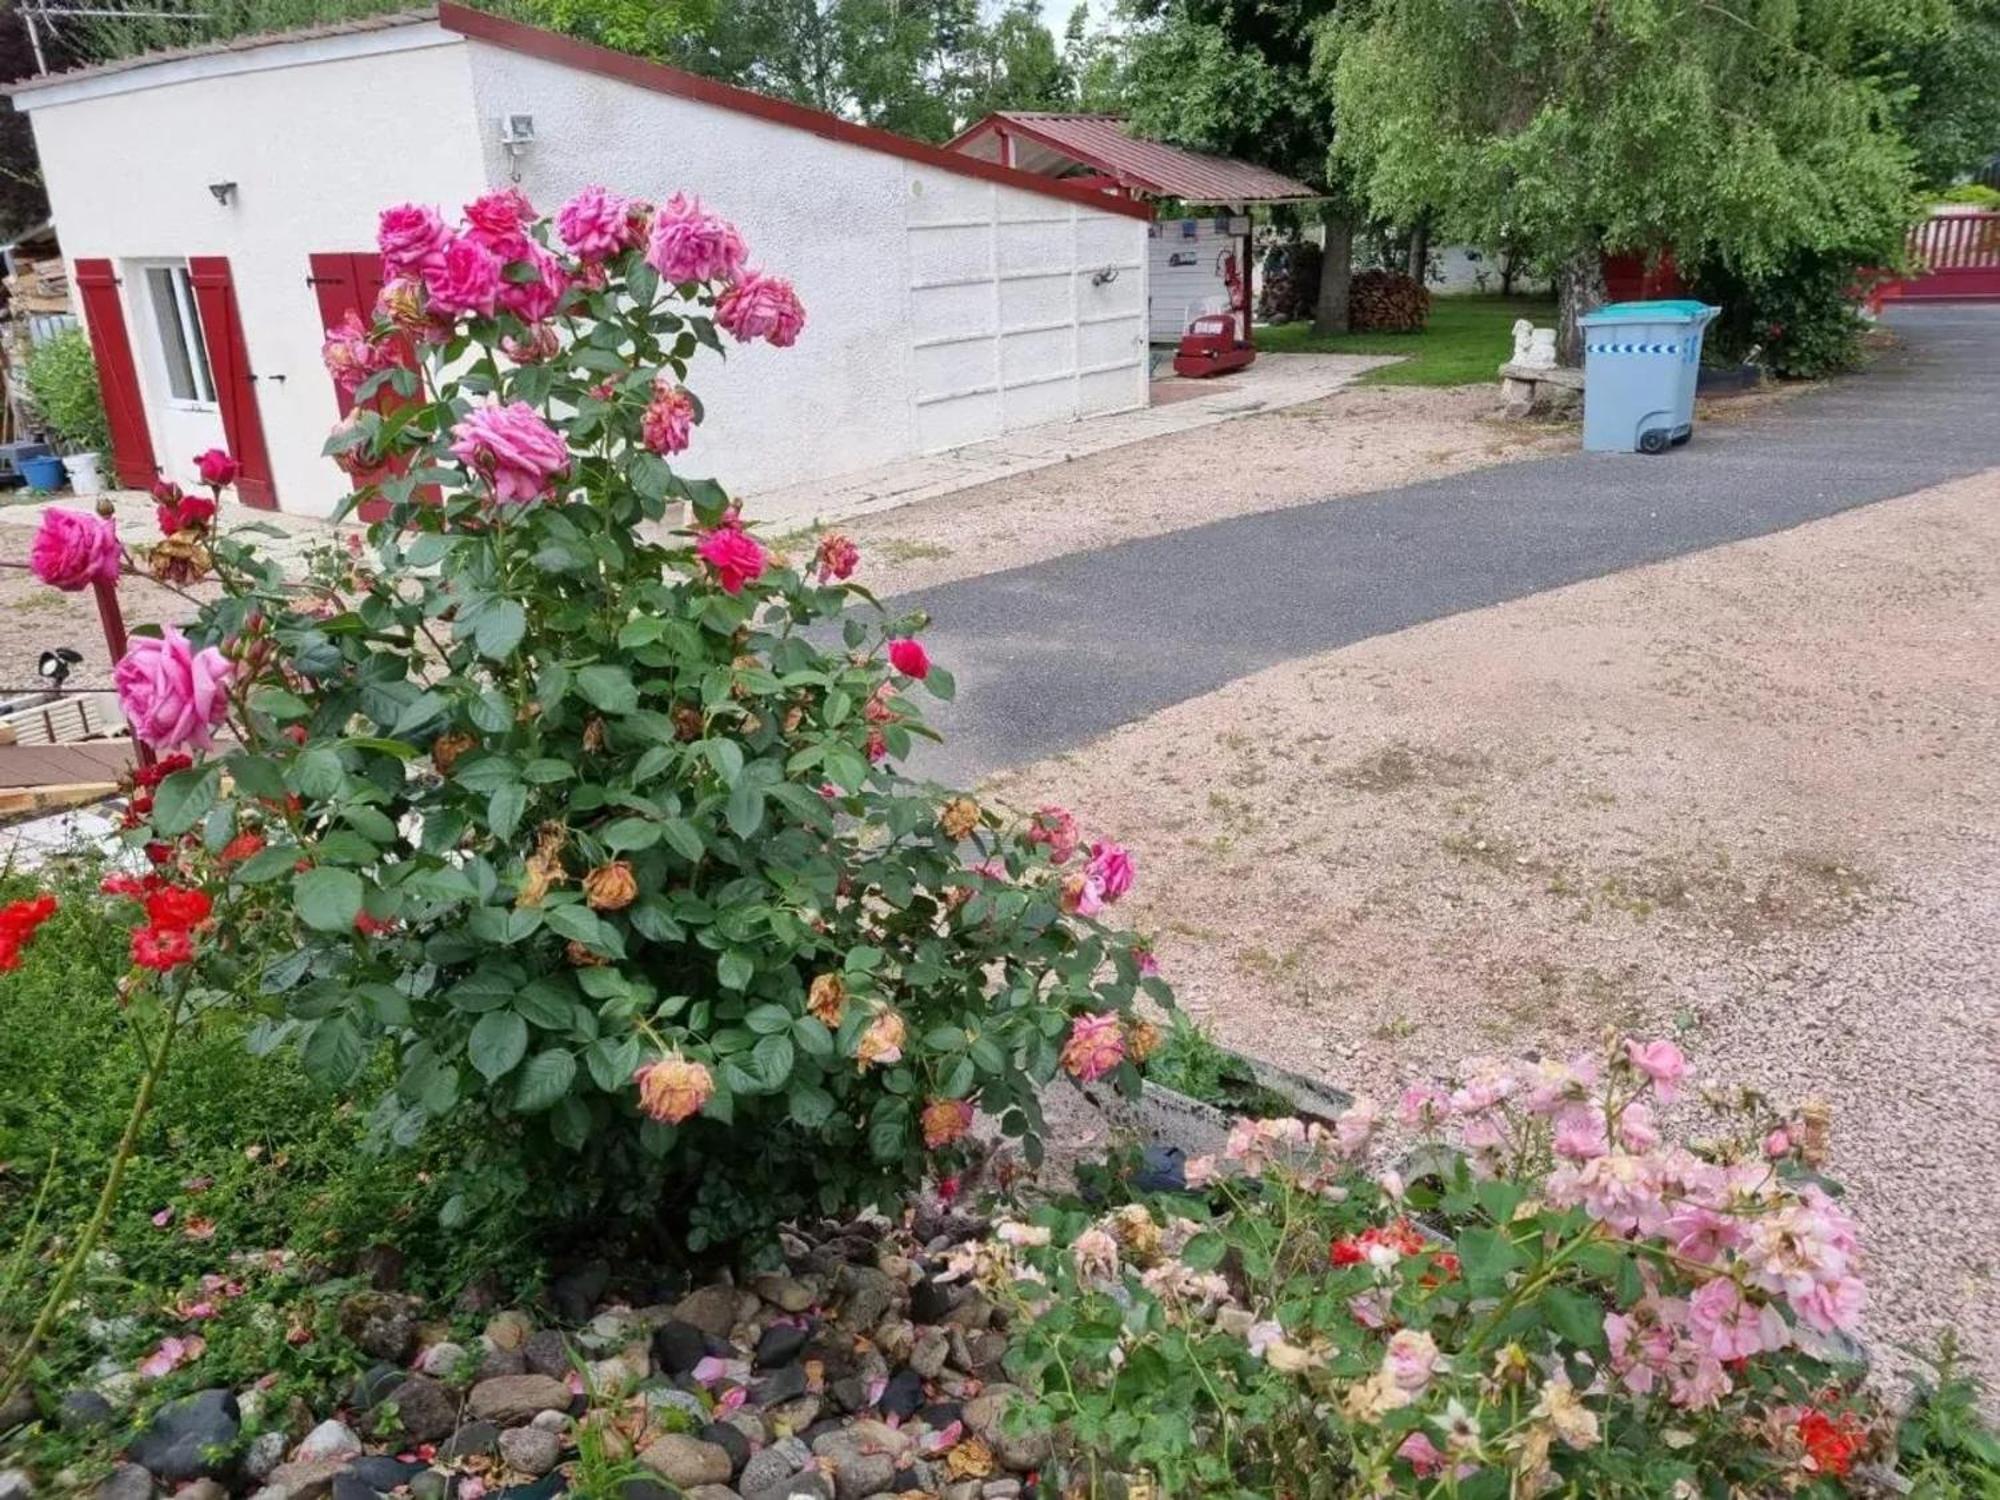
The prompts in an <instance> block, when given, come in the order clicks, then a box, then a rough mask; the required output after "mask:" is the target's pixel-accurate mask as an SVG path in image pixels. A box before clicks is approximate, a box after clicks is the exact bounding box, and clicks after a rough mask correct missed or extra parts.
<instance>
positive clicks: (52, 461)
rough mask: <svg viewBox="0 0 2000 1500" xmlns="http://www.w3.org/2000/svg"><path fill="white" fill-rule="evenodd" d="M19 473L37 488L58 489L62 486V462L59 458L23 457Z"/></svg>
mask: <svg viewBox="0 0 2000 1500" xmlns="http://www.w3.org/2000/svg"><path fill="white" fill-rule="evenodd" d="M21 475H22V477H23V478H25V479H26V480H27V481H28V483H29V484H30V485H32V486H33V487H34V488H36V489H38V490H59V489H61V488H62V487H63V464H62V460H61V459H59V458H24V459H22V460H21Z"/></svg>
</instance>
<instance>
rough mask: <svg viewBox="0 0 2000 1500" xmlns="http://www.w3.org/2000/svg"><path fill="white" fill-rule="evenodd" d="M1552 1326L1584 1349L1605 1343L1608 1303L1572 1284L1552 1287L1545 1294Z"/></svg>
mask: <svg viewBox="0 0 2000 1500" xmlns="http://www.w3.org/2000/svg"><path fill="white" fill-rule="evenodd" d="M1542 1306H1543V1307H1544V1308H1545V1309H1546V1310H1547V1312H1548V1317H1549V1326H1550V1327H1551V1328H1553V1329H1555V1331H1556V1332H1557V1333H1558V1334H1560V1335H1561V1336H1562V1337H1563V1338H1564V1339H1566V1340H1567V1341H1568V1342H1570V1343H1572V1344H1575V1345H1576V1346H1577V1347H1578V1348H1580V1349H1602V1348H1603V1347H1604V1306H1603V1304H1602V1303H1600V1302H1599V1301H1598V1300H1597V1299H1596V1298H1595V1297H1586V1296H1584V1295H1583V1294H1582V1293H1581V1292H1576V1291H1572V1290H1570V1289H1569V1288H1568V1287H1562V1286H1558V1287H1550V1288H1549V1290H1548V1291H1547V1292H1545V1293H1544V1294H1543V1295H1542Z"/></svg>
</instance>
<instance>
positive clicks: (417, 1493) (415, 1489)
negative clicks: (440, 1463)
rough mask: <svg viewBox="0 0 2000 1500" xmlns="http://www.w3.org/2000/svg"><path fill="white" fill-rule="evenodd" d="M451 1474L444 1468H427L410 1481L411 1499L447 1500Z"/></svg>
mask: <svg viewBox="0 0 2000 1500" xmlns="http://www.w3.org/2000/svg"><path fill="white" fill-rule="evenodd" d="M450 1487H451V1476H450V1475H449V1474H447V1473H445V1471H444V1470H442V1469H426V1470H424V1472H423V1473H421V1474H419V1475H418V1476H417V1477H416V1478H415V1479H412V1480H411V1481H410V1500H445V1491H446V1490H448V1489H449V1488H450Z"/></svg>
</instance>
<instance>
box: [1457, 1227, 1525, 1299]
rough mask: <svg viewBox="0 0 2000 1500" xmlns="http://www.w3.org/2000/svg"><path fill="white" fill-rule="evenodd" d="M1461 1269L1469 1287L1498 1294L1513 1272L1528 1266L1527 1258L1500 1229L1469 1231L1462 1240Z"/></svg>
mask: <svg viewBox="0 0 2000 1500" xmlns="http://www.w3.org/2000/svg"><path fill="white" fill-rule="evenodd" d="M1458 1256H1459V1263H1460V1268H1461V1270H1462V1271H1463V1272H1464V1275H1465V1280H1466V1284H1467V1286H1469V1287H1471V1288H1472V1290H1473V1291H1474V1292H1475V1293H1476V1294H1479V1295H1485V1294H1488V1293H1491V1292H1495V1291H1498V1290H1499V1289H1500V1288H1501V1286H1502V1285H1504V1283H1505V1282H1506V1279H1507V1273H1508V1272H1509V1271H1514V1270H1518V1269H1519V1268H1520V1267H1521V1266H1523V1265H1525V1264H1526V1263H1527V1262H1526V1257H1524V1256H1523V1255H1522V1254H1521V1252H1520V1251H1519V1250H1516V1249H1515V1248H1514V1242H1513V1241H1512V1240H1510V1239H1508V1238H1507V1236H1506V1235H1505V1234H1504V1233H1502V1232H1501V1231H1500V1230H1497V1229H1485V1228H1473V1229H1468V1230H1466V1231H1465V1232H1464V1233H1462V1234H1460V1235H1459V1237H1458Z"/></svg>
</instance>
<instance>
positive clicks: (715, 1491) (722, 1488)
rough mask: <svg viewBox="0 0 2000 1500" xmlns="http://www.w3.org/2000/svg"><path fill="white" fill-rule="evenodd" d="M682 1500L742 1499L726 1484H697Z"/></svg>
mask: <svg viewBox="0 0 2000 1500" xmlns="http://www.w3.org/2000/svg"><path fill="white" fill-rule="evenodd" d="M682 1500H742V1497H741V1496H739V1495H738V1494H737V1493H736V1491H734V1490H732V1489H731V1488H730V1487H729V1486H728V1485H726V1484H698V1485H696V1486H694V1488H692V1489H690V1490H688V1491H687V1492H686V1494H685V1495H683V1496H682Z"/></svg>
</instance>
